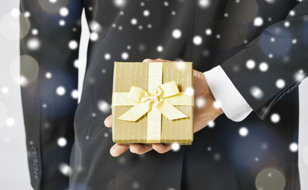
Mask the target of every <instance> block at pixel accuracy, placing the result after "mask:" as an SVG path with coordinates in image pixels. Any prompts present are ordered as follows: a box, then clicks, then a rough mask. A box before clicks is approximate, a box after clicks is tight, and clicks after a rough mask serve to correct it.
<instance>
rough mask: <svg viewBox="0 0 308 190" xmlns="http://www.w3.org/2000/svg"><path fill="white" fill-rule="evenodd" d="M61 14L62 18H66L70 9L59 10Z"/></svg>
mask: <svg viewBox="0 0 308 190" xmlns="http://www.w3.org/2000/svg"><path fill="white" fill-rule="evenodd" d="M59 14H60V15H61V16H62V17H66V16H67V15H68V14H69V10H68V8H66V7H62V8H61V9H60V10H59Z"/></svg>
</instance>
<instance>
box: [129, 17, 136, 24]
mask: <svg viewBox="0 0 308 190" xmlns="http://www.w3.org/2000/svg"><path fill="white" fill-rule="evenodd" d="M130 23H131V24H132V25H136V24H138V20H137V19H136V18H132V19H131V20H130Z"/></svg>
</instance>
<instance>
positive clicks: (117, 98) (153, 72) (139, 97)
mask: <svg viewBox="0 0 308 190" xmlns="http://www.w3.org/2000/svg"><path fill="white" fill-rule="evenodd" d="M162 72H163V63H162V62H152V63H149V70H148V73H149V76H148V91H146V90H144V89H142V88H140V87H136V86H132V87H131V88H130V91H129V92H116V93H114V94H113V96H114V97H113V98H114V105H113V106H133V107H132V108H130V109H129V110H128V111H126V112H125V113H124V114H122V115H121V116H120V117H118V119H120V120H124V121H131V122H136V121H138V119H140V118H141V117H142V116H144V115H145V114H148V118H147V140H149V141H151V140H160V139H161V114H163V115H164V116H165V117H167V118H168V119H169V120H175V119H182V118H187V117H188V116H187V115H185V114H184V113H182V112H181V111H180V110H178V109H177V108H176V107H174V106H176V105H185V106H186V105H187V106H192V105H193V99H192V98H191V95H187V94H185V93H183V92H179V89H178V86H177V84H176V82H175V81H171V82H167V83H164V84H162Z"/></svg>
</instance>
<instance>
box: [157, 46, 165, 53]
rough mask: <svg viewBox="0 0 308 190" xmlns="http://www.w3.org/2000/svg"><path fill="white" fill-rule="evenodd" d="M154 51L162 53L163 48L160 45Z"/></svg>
mask: <svg viewBox="0 0 308 190" xmlns="http://www.w3.org/2000/svg"><path fill="white" fill-rule="evenodd" d="M156 50H157V51H158V52H162V51H163V50H164V47H163V46H161V45H159V46H157V48H156Z"/></svg>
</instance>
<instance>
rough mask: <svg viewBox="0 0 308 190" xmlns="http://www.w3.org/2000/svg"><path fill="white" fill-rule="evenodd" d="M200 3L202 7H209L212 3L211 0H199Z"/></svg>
mask: <svg viewBox="0 0 308 190" xmlns="http://www.w3.org/2000/svg"><path fill="white" fill-rule="evenodd" d="M198 4H199V6H200V7H201V8H208V7H209V6H210V5H211V1H210V0H199V1H198Z"/></svg>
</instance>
